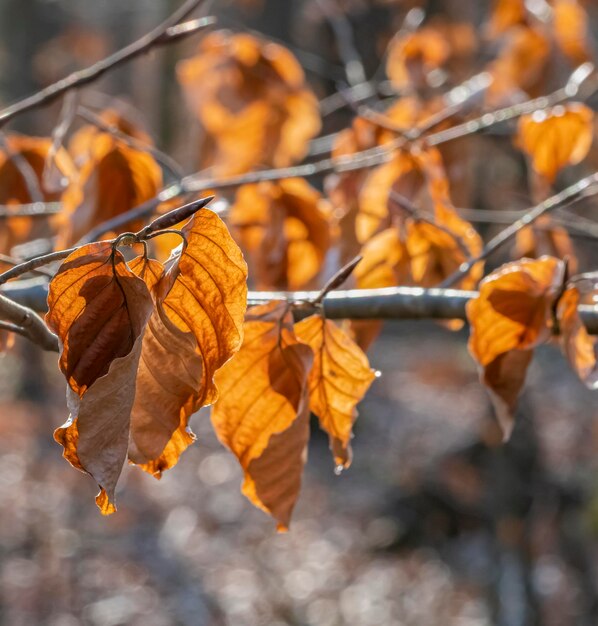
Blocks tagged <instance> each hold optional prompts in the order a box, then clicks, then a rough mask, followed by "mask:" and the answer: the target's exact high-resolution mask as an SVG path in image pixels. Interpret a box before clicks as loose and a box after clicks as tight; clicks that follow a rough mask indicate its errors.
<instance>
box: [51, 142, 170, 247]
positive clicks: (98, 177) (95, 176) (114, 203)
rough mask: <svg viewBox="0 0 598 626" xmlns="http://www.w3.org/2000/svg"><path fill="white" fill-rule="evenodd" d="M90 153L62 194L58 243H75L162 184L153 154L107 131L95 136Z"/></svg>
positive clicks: (133, 205) (157, 189)
mask: <svg viewBox="0 0 598 626" xmlns="http://www.w3.org/2000/svg"><path fill="white" fill-rule="evenodd" d="M90 155H91V156H90V158H89V159H88V160H87V161H86V162H85V163H84V164H83V167H82V168H81V171H80V174H79V178H78V180H77V181H75V182H73V183H72V184H71V185H70V186H69V187H68V188H67V190H66V191H65V192H64V194H63V196H62V202H63V205H64V209H63V213H62V214H61V216H60V220H59V224H60V225H61V231H60V233H59V236H58V243H57V246H58V247H67V246H69V245H71V244H72V243H74V242H76V241H78V240H79V239H80V238H81V237H82V236H83V235H84V234H85V233H87V232H88V231H89V230H90V229H91V228H93V227H94V226H96V225H97V224H99V223H101V222H103V221H105V220H108V219H110V218H112V217H115V216H116V215H120V214H121V213H125V212H126V211H128V210H129V209H132V208H133V207H135V206H138V205H139V204H142V203H143V202H145V201H146V200H149V199H150V198H153V197H154V196H155V195H156V194H157V193H158V191H159V190H160V187H161V186H162V171H161V170H160V167H159V166H158V164H157V163H156V162H155V161H154V158H153V157H152V156H151V155H150V154H147V153H146V152H141V151H140V150H135V149H133V148H129V147H127V146H125V145H123V144H122V143H121V142H118V141H116V140H115V139H114V138H113V137H111V136H110V135H108V134H106V133H99V134H98V135H96V136H94V138H93V142H92V145H91V147H90ZM130 227H131V229H134V228H135V227H141V224H131V225H130Z"/></svg>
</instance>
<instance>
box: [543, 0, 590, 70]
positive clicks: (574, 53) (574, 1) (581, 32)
mask: <svg viewBox="0 0 598 626" xmlns="http://www.w3.org/2000/svg"><path fill="white" fill-rule="evenodd" d="M552 19H553V24H554V36H555V39H556V42H557V44H558V46H559V48H560V49H561V50H562V51H563V53H564V54H565V55H566V56H567V58H568V59H569V60H570V61H571V63H573V65H574V66H575V67H577V66H578V65H581V64H582V63H585V62H586V61H591V60H592V58H593V54H592V51H591V44H590V41H589V29H588V14H587V13H586V11H585V9H584V8H583V7H582V6H581V4H580V3H579V2H578V0H554V6H553V9H552Z"/></svg>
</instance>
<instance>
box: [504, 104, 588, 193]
mask: <svg viewBox="0 0 598 626" xmlns="http://www.w3.org/2000/svg"><path fill="white" fill-rule="evenodd" d="M593 138H594V112H593V111H592V110H591V109H589V108H588V107H587V106H585V105H584V104H579V103H577V102H572V103H570V104H566V105H557V106H555V107H552V108H551V109H548V110H540V111H536V112H535V113H533V114H532V115H525V116H523V117H522V118H521V119H520V120H519V127H518V131H517V139H516V143H517V145H518V146H519V147H520V148H521V149H522V150H523V151H524V152H525V153H526V154H527V155H528V156H529V157H530V158H531V162H532V166H533V168H534V170H536V172H538V173H539V174H541V175H542V176H544V177H545V178H546V179H547V180H548V181H549V182H552V181H554V179H555V177H556V175H557V174H558V172H559V171H560V170H561V169H562V168H563V167H565V166H566V165H575V164H576V163H580V162H581V161H583V159H584V158H585V157H586V155H587V154H588V152H589V150H590V147H591V145H592V140H593Z"/></svg>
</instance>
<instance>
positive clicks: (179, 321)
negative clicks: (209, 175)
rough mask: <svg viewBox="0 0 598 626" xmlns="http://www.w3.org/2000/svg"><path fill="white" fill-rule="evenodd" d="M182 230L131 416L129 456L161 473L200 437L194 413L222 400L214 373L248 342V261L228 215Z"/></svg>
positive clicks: (208, 214) (160, 292)
mask: <svg viewBox="0 0 598 626" xmlns="http://www.w3.org/2000/svg"><path fill="white" fill-rule="evenodd" d="M182 231H183V234H184V235H185V237H186V242H187V243H186V245H184V246H183V248H182V250H181V252H180V254H179V255H178V256H177V257H175V258H174V259H172V260H171V261H170V262H169V263H168V265H169V269H168V271H167V273H166V274H165V275H164V276H163V277H161V278H160V281H159V283H158V284H157V285H156V287H155V292H156V308H155V310H154V312H153V314H152V316H151V318H150V320H149V323H148V326H147V330H146V333H145V336H144V338H143V345H142V349H141V361H140V364H139V373H138V378H137V395H136V397H135V405H134V407H133V413H132V416H131V448H130V450H129V459H130V460H131V461H132V462H133V463H136V464H138V465H140V466H141V468H142V469H144V470H145V471H147V472H149V473H151V474H153V475H155V476H157V477H159V476H160V475H161V473H162V472H163V471H164V470H166V469H168V468H170V467H172V466H173V465H175V464H176V462H177V461H178V458H179V456H180V455H181V453H182V452H183V451H184V450H185V449H186V448H187V446H188V445H189V444H190V443H192V442H193V441H194V439H195V437H194V435H193V433H192V432H191V431H190V430H189V427H188V423H189V417H190V416H191V415H192V414H193V413H194V412H195V411H197V410H198V409H200V408H201V407H202V406H205V405H207V404H211V403H213V402H214V401H215V400H216V397H217V389H216V386H215V384H214V381H213V378H214V373H215V372H216V370H217V369H218V368H220V367H221V366H222V365H223V364H224V363H225V362H226V361H228V360H229V359H230V358H231V356H232V355H233V354H234V353H235V352H236V351H237V350H238V349H239V347H240V345H241V341H242V329H243V318H244V315H245V309H246V305H247V266H246V264H245V261H244V260H243V257H242V255H241V251H240V250H239V248H238V246H237V244H236V243H235V242H234V241H233V239H232V237H231V236H230V234H229V232H228V230H227V228H226V226H225V225H224V223H223V222H222V220H221V219H220V218H219V217H218V216H217V215H216V214H215V213H214V212H212V211H210V210H209V209H201V210H200V211H198V212H197V213H196V214H195V215H194V217H193V218H192V219H191V220H190V221H189V222H188V223H187V224H186V225H185V226H184V227H183V229H182ZM154 263H155V262H154ZM156 273H157V272H156V271H155V270H154V271H153V273H152V274H151V275H152V276H154V275H155V274H156Z"/></svg>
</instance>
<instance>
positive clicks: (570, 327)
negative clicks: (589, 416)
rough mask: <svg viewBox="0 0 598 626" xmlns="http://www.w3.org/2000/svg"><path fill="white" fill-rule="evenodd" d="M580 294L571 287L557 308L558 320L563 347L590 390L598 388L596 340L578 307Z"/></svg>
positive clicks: (575, 288)
mask: <svg viewBox="0 0 598 626" xmlns="http://www.w3.org/2000/svg"><path fill="white" fill-rule="evenodd" d="M579 302H580V293H579V291H578V289H577V287H569V288H568V289H567V290H566V291H565V293H564V294H563V295H562V296H561V298H560V300H559V303H558V306H557V319H558V321H559V329H560V332H561V337H560V339H561V346H562V348H563V352H564V353H565V356H566V357H567V360H568V361H569V363H570V364H571V367H572V368H573V369H574V371H575V373H576V374H577V375H578V376H579V378H580V379H581V380H582V381H583V382H584V383H585V385H587V386H588V387H589V388H590V389H596V388H598V371H597V368H596V339H595V338H594V337H592V336H590V334H589V333H588V331H587V329H586V327H585V326H584V324H583V322H582V320H581V318H580V316H579V312H578V310H577V307H578V306H579Z"/></svg>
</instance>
